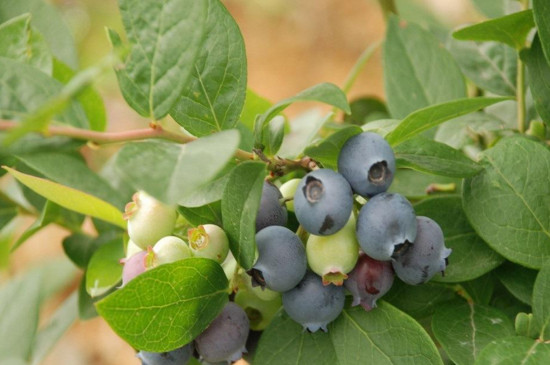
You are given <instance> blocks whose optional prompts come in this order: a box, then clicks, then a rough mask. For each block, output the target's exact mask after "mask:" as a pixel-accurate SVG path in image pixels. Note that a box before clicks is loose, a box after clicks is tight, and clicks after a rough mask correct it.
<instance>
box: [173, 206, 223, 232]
mask: <svg viewBox="0 0 550 365" xmlns="http://www.w3.org/2000/svg"><path fill="white" fill-rule="evenodd" d="M178 212H179V214H181V215H182V216H183V217H184V218H185V219H187V221H188V222H189V223H191V224H192V225H194V226H198V225H201V224H215V225H217V226H220V227H221V226H222V225H223V223H222V212H221V202H220V201H217V202H214V203H211V204H207V205H203V206H201V207H196V208H187V207H178Z"/></svg>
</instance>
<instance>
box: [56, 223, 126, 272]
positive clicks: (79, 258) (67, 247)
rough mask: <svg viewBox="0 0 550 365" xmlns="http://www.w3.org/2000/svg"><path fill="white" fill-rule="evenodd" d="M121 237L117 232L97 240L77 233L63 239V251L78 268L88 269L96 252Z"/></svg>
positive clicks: (110, 232)
mask: <svg viewBox="0 0 550 365" xmlns="http://www.w3.org/2000/svg"><path fill="white" fill-rule="evenodd" d="M119 236H120V233H118V232H117V231H109V232H107V233H104V234H101V235H100V236H99V237H95V238H94V237H92V236H88V235H86V234H83V233H75V234H72V235H70V236H68V237H66V238H65V239H63V250H64V251H65V254H66V255H67V257H68V258H69V259H71V261H72V262H73V263H74V264H75V265H76V266H78V267H80V268H82V269H86V267H87V266H88V263H89V262H90V258H91V257H92V255H93V254H94V252H95V251H96V250H97V249H98V248H99V247H101V246H102V245H103V244H105V243H108V242H110V241H112V240H113V239H116V238H120V237H119Z"/></svg>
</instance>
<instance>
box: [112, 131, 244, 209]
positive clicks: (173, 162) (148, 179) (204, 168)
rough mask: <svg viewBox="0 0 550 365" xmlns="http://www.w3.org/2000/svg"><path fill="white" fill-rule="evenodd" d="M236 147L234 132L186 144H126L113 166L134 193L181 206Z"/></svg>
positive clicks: (236, 134) (210, 179)
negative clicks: (136, 191) (144, 194)
mask: <svg viewBox="0 0 550 365" xmlns="http://www.w3.org/2000/svg"><path fill="white" fill-rule="evenodd" d="M238 145H239V133H238V132H237V131H236V130H229V131H223V132H219V133H216V134H213V135H211V136H207V137H203V138H200V139H198V140H196V141H194V142H191V143H188V144H186V145H179V144H175V143H167V142H134V143H127V144H126V145H124V147H122V149H121V150H120V151H119V153H118V155H117V158H116V162H115V164H116V169H117V170H118V171H119V172H120V174H121V176H123V178H124V180H125V181H126V182H127V183H128V184H130V185H131V186H133V187H134V189H135V190H145V191H146V192H147V193H149V194H151V195H152V196H154V197H155V198H157V199H159V200H161V201H163V202H165V203H167V204H176V203H180V204H182V205H183V203H184V201H185V199H186V198H188V197H190V196H191V195H194V194H196V191H197V190H198V189H200V188H202V187H205V186H206V185H207V184H208V183H209V182H211V181H212V180H213V179H214V178H215V177H216V175H217V174H218V173H219V172H220V171H221V170H222V169H223V168H224V166H225V165H226V164H227V162H228V161H229V160H230V159H231V158H232V156H233V154H234V153H235V151H236V150H237V146H238ZM199 205H204V204H199Z"/></svg>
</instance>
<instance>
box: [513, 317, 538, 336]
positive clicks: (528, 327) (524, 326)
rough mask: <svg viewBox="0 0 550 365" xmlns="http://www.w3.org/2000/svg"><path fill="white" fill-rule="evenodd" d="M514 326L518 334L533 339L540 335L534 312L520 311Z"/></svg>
mask: <svg viewBox="0 0 550 365" xmlns="http://www.w3.org/2000/svg"><path fill="white" fill-rule="evenodd" d="M514 326H515V328H516V334H517V335H518V336H525V337H529V338H533V339H536V338H538V337H539V333H538V331H537V326H536V324H535V320H534V318H533V313H529V314H527V313H523V312H521V313H518V315H517V316H516V320H515V321H514Z"/></svg>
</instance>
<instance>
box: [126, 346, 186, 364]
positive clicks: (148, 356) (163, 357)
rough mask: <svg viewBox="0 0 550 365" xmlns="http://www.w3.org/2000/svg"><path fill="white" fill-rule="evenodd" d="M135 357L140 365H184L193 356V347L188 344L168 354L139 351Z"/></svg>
mask: <svg viewBox="0 0 550 365" xmlns="http://www.w3.org/2000/svg"><path fill="white" fill-rule="evenodd" d="M136 356H137V357H138V358H139V359H140V360H141V365H185V364H187V363H188V362H189V360H190V359H191V356H193V345H192V343H188V344H187V345H185V346H182V347H180V348H178V349H175V350H172V351H168V352H148V351H140V352H138V353H137V355H136Z"/></svg>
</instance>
